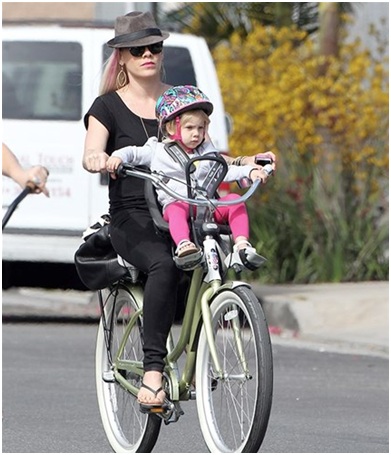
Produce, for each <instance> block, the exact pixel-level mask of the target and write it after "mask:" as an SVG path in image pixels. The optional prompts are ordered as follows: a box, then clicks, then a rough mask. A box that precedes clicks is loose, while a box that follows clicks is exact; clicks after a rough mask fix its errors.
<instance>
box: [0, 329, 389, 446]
mask: <svg viewBox="0 0 391 455" xmlns="http://www.w3.org/2000/svg"><path fill="white" fill-rule="evenodd" d="M2 331H3V434H2V452H3V453H22V452H24V453H111V449H110V447H109V445H108V443H107V441H106V437H105V434H104V432H103V428H102V426H101V423H100V419H99V412H98V407H97V403H96V396H95V385H94V384H95V382H94V381H95V378H94V342H95V334H96V326H95V325H85V324H80V325H72V324H63V325H60V324H41V325H38V324H4V325H3V330H2ZM273 346H274V347H273V351H274V378H275V390H274V403H273V409H272V414H271V419H270V424H269V428H268V432H267V434H266V438H265V440H264V444H263V446H262V448H261V452H268V453H308V452H310V453H311V452H314V453H360V452H361V453H388V452H389V446H388V431H389V422H388V416H389V409H388V403H389V400H388V388H389V385H388V384H389V382H388V359H386V358H384V357H375V356H365V355H361V354H357V353H354V354H347V353H338V352H329V351H327V350H321V351H320V350H311V349H302V348H298V347H294V346H290V345H289V343H288V344H287V345H281V344H274V345H273ZM183 408H184V411H185V415H184V416H183V417H181V419H180V420H179V421H178V422H177V423H175V424H171V425H169V426H165V425H163V426H162V430H161V434H160V437H159V440H158V443H157V445H156V446H155V450H154V451H155V452H156V453H194V452H196V453H205V452H206V447H205V445H204V443H203V440H202V435H201V433H200V429H199V426H198V420H197V415H196V409H195V403H194V402H189V403H185V404H184V406H183Z"/></svg>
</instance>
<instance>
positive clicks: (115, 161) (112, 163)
mask: <svg viewBox="0 0 391 455" xmlns="http://www.w3.org/2000/svg"><path fill="white" fill-rule="evenodd" d="M121 164H122V159H121V158H118V157H117V156H110V158H109V159H108V160H107V163H106V169H107V172H109V173H110V177H111V178H112V179H116V178H117V170H118V168H119V166H120V165H121Z"/></svg>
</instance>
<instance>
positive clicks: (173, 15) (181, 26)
mask: <svg viewBox="0 0 391 455" xmlns="http://www.w3.org/2000/svg"><path fill="white" fill-rule="evenodd" d="M353 8H354V7H353V4H352V3H349V2H340V3H333V2H323V3H315V2H226V3H224V2H222V3H220V2H219V3H216V2H194V3H191V2H184V3H182V4H181V6H180V7H179V8H177V9H175V10H172V11H171V12H169V13H167V14H166V15H164V16H163V15H162V14H160V17H159V19H160V24H161V25H162V26H164V27H165V28H167V29H171V30H173V31H178V32H179V31H180V32H185V33H186V32H188V33H193V34H196V35H200V36H203V37H204V38H205V39H206V41H207V42H208V44H209V46H210V47H211V48H212V49H213V48H214V47H215V46H216V45H217V44H218V43H219V42H220V41H223V40H227V39H229V37H230V36H231V34H232V33H233V32H237V33H239V34H240V35H241V36H242V37H243V38H245V37H246V36H247V34H248V33H249V32H250V31H251V29H252V26H253V24H254V23H261V24H263V25H274V26H277V27H283V26H289V25H296V26H297V27H299V28H301V29H303V30H306V31H307V32H308V33H309V34H312V33H315V32H317V31H318V30H320V50H321V52H322V53H330V52H331V53H334V55H335V54H336V53H337V50H338V35H339V31H338V30H339V27H340V14H341V13H342V12H345V13H351V12H352V11H353Z"/></svg>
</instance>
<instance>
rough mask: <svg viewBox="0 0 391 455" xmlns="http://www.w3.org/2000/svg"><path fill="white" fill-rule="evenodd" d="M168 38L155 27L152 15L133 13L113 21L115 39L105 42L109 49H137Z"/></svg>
mask: <svg viewBox="0 0 391 455" xmlns="http://www.w3.org/2000/svg"><path fill="white" fill-rule="evenodd" d="M169 36H170V34H169V33H168V32H163V31H161V30H160V28H159V27H158V26H157V24H156V22H155V19H154V18H153V16H152V14H151V13H150V12H149V11H147V12H139V11H133V12H131V13H128V14H126V15H125V16H119V17H117V19H116V20H115V38H113V39H111V40H110V41H108V42H107V44H108V46H110V47H137V46H147V45H148V44H154V43H160V41H163V40H165V39H167V38H168V37H169Z"/></svg>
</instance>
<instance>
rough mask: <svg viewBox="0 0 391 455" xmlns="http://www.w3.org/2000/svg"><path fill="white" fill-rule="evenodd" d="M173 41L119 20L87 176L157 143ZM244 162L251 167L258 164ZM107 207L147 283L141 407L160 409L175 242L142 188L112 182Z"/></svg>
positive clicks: (145, 18)
mask: <svg viewBox="0 0 391 455" xmlns="http://www.w3.org/2000/svg"><path fill="white" fill-rule="evenodd" d="M168 36H169V34H168V33H167V32H164V31H161V30H160V29H159V28H158V26H157V24H156V22H155V20H154V19H153V17H152V15H151V13H149V12H131V13H129V14H127V15H125V16H120V17H118V18H117V19H116V23H115V37H114V38H113V39H112V40H110V41H109V42H108V45H109V46H110V47H112V48H113V49H114V51H113V53H112V55H111V57H110V59H109V60H108V62H107V64H106V68H105V71H104V74H103V78H102V83H101V87H102V88H101V94H100V96H99V97H98V98H96V100H95V101H94V103H93V104H92V106H91V108H90V109H89V110H88V112H87V114H86V115H85V119H84V121H85V126H86V128H87V134H86V139H85V148H84V156H83V167H84V168H85V169H86V170H87V171H88V172H107V171H106V163H107V160H108V159H109V156H110V155H111V154H112V153H113V152H114V150H117V149H120V148H122V147H126V146H129V145H136V146H141V145H143V144H144V143H145V141H146V140H148V139H149V138H150V137H152V136H155V137H158V138H159V126H158V122H157V119H156V117H155V106H156V102H157V100H158V98H159V97H160V96H161V95H162V94H163V92H164V91H165V90H167V89H168V88H169V87H170V86H169V85H167V84H165V83H164V82H162V80H161V72H162V64H163V42H164V40H165V39H167V38H168ZM247 159H248V160H250V161H251V162H252V163H254V158H253V157H252V158H251V157H248V158H247V157H246V160H247ZM246 160H241V163H240V164H243V161H246ZM109 200H110V215H111V224H110V234H111V241H112V244H113V247H114V249H115V251H116V252H117V253H118V254H119V255H120V256H121V257H123V258H124V259H125V260H126V261H128V262H130V263H131V264H133V265H134V266H135V267H137V268H138V269H140V270H141V271H143V272H144V273H145V275H146V277H147V279H146V282H145V289H144V334H143V337H144V370H145V375H144V378H143V384H145V386H146V387H142V388H141V389H140V392H139V395H138V400H139V401H140V403H143V404H146V405H155V404H156V405H161V404H162V403H163V401H164V397H165V394H164V392H163V391H162V390H161V386H162V372H163V369H164V358H165V356H166V355H167V349H166V340H167V337H168V333H169V331H170V328H171V325H172V322H173V320H174V315H175V309H176V299H175V296H176V295H177V293H178V283H179V281H180V277H181V271H180V270H179V269H178V268H177V267H176V266H175V263H174V261H173V260H172V255H171V245H170V241H169V240H168V239H165V238H163V237H161V236H158V235H157V234H156V231H155V226H154V224H153V221H152V218H151V215H150V213H149V210H148V207H147V204H146V201H145V196H144V182H143V181H141V180H140V179H137V178H132V177H130V178H126V179H115V180H114V179H110V182H109ZM173 296H174V297H173ZM151 389H152V390H154V391H158V393H155V392H151Z"/></svg>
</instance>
